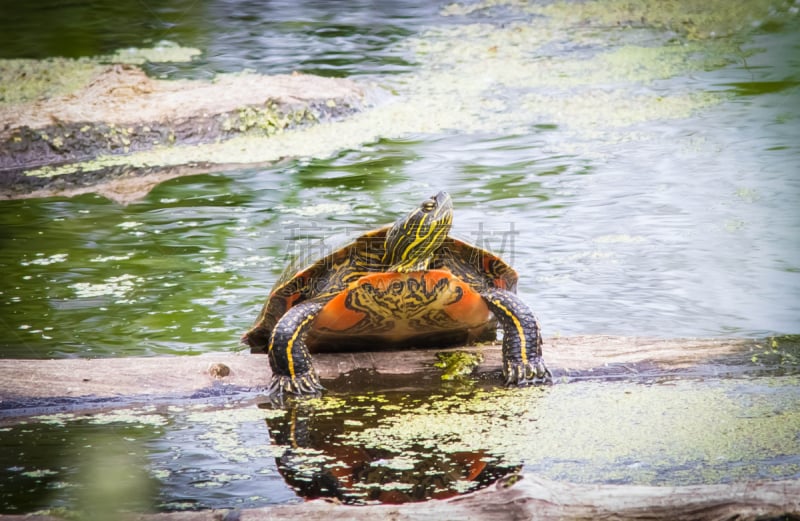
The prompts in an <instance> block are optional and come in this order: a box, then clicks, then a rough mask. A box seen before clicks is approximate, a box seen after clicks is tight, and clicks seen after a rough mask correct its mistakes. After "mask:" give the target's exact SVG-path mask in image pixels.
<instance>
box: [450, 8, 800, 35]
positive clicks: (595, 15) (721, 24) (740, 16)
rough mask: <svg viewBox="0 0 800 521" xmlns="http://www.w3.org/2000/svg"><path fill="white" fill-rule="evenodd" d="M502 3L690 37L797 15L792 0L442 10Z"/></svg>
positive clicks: (462, 12)
mask: <svg viewBox="0 0 800 521" xmlns="http://www.w3.org/2000/svg"><path fill="white" fill-rule="evenodd" d="M498 7H506V8H511V9H515V10H519V11H521V12H525V13H528V14H536V15H542V16H547V17H549V18H551V19H554V20H557V21H559V22H560V23H562V24H565V25H576V26H578V25H580V26H590V27H600V28H608V27H618V28H629V27H652V28H655V29H659V30H666V31H672V32H674V33H677V34H680V35H683V36H684V37H687V38H689V39H707V38H714V37H721V36H728V35H732V34H736V33H740V32H742V31H745V30H748V29H751V28H753V27H758V26H761V25H763V24H765V23H768V22H774V21H779V20H780V18H781V17H782V16H785V15H786V14H796V13H797V11H796V8H794V9H793V6H792V3H791V2H780V1H779V2H776V1H774V0H756V1H750V0H736V1H732V2H729V1H725V2H723V1H719V0H717V1H705V0H680V1H669V2H664V1H659V0H634V1H631V0H611V1H605V0H589V1H582V2H574V1H573V2H563V1H562V2H549V3H538V2H527V1H524V0H483V1H480V2H477V3H453V4H450V5H448V6H446V7H445V8H444V9H442V15H444V16H467V15H473V14H476V13H481V12H486V11H490V10H491V9H494V8H498Z"/></svg>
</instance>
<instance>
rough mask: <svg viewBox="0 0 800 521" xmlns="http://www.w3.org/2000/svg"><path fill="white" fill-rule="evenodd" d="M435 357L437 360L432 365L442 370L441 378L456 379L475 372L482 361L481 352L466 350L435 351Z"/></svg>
mask: <svg viewBox="0 0 800 521" xmlns="http://www.w3.org/2000/svg"><path fill="white" fill-rule="evenodd" d="M436 358H437V360H438V361H437V362H435V363H434V364H433V366H434V367H437V368H439V369H441V370H442V380H457V379H459V378H464V377H467V376H469V375H471V374H472V373H473V372H475V369H477V367H478V366H479V365H480V364H481V362H483V355H482V354H480V353H469V352H466V351H447V352H442V353H436Z"/></svg>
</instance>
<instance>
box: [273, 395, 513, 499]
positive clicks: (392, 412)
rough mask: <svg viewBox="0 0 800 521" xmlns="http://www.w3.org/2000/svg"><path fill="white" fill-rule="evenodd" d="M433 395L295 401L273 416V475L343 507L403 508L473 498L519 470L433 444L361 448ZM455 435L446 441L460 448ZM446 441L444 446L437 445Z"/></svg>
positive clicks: (481, 452) (483, 452) (484, 454)
mask: <svg viewBox="0 0 800 521" xmlns="http://www.w3.org/2000/svg"><path fill="white" fill-rule="evenodd" d="M429 399H431V398H430V396H424V397H421V396H409V395H398V394H397V393H394V394H391V393H390V394H387V395H381V394H379V395H376V394H373V393H370V394H368V395H365V396H347V397H345V396H343V397H337V398H335V399H333V401H331V400H328V401H326V402H323V403H324V405H323V406H322V407H320V402H318V401H313V402H307V401H292V402H291V403H290V404H288V405H287V414H285V415H281V416H270V417H268V418H267V420H266V422H267V425H268V426H269V432H270V437H271V440H272V443H273V444H275V445H277V446H278V447H280V448H282V450H283V452H282V454H281V455H280V456H278V457H276V464H277V468H278V472H280V474H281V476H283V478H284V479H285V480H286V483H287V484H288V485H289V486H291V487H292V489H294V490H295V491H296V492H297V494H298V495H300V496H301V497H304V498H307V499H318V498H335V499H337V500H339V501H341V502H343V503H349V504H364V503H374V502H379V503H391V504H397V503H406V502H412V501H424V500H429V499H445V498H449V497H453V496H455V495H458V494H463V493H467V492H472V491H474V490H478V489H480V488H483V487H486V486H488V485H490V484H492V483H494V482H495V481H496V480H497V479H499V478H501V477H503V476H505V475H507V474H509V473H512V472H515V471H517V470H519V469H520V466H519V465H512V464H510V463H506V462H504V461H503V460H502V458H497V457H495V456H493V455H492V453H491V448H490V447H489V445H488V443H487V445H486V449H477V450H475V449H464V450H448V449H445V448H444V447H439V446H437V445H435V444H433V440H430V439H422V438H420V439H418V440H416V441H415V440H413V437H412V438H411V439H410V441H409V440H406V442H407V443H403V444H402V447H401V446H400V445H397V446H395V447H392V446H391V445H385V444H382V445H381V446H371V445H370V444H368V443H361V442H359V441H358V440H359V438H360V436H362V435H368V434H367V433H368V432H369V431H370V430H372V429H378V428H381V426H384V425H387V424H389V423H392V422H393V421H396V420H397V418H396V417H397V416H398V415H400V414H402V413H403V412H402V411H403V409H404V406H407V405H409V404H420V403H424V402H426V401H427V400H429ZM457 437H458V434H455V433H454V436H450V437H449V439H448V440H446V441H447V442H448V443H450V444H451V445H457V444H458V440H457V439H456V438H457ZM442 441H445V440H442Z"/></svg>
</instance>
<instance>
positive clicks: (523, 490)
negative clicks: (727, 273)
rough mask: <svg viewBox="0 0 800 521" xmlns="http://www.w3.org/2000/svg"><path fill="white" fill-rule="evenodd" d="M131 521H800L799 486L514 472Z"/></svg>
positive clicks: (42, 519)
mask: <svg viewBox="0 0 800 521" xmlns="http://www.w3.org/2000/svg"><path fill="white" fill-rule="evenodd" d="M119 518H120V519H123V520H129V521H220V520H223V521H280V520H283V519H286V520H297V521H302V520H305V519H309V520H310V519H348V520H352V521H359V520H364V521H371V520H373V519H392V520H394V521H429V520H431V519H459V520H467V519H480V520H486V521H517V520H522V519H536V520H543V521H546V520H551V519H553V520H563V519H569V520H587V521H589V520H593V521H597V520H603V519H609V520H610V519H613V520H617V521H622V520H630V521H639V520H655V519H669V520H672V521H727V520H734V519H735V520H737V521H748V520H753V521H755V520H768V519H775V520H778V519H781V520H784V521H789V520H797V519H800V482H797V481H772V482H769V481H762V482H752V483H733V484H722V485H693V486H682V487H650V486H624V485H578V484H571V483H560V482H556V481H551V480H547V479H543V478H540V477H537V476H535V475H533V474H520V475H512V476H509V477H507V478H503V479H501V480H500V481H498V482H497V483H496V484H495V485H493V486H491V487H489V488H486V489H483V490H479V491H477V492H474V493H472V494H467V495H464V496H458V497H454V498H451V499H446V500H431V501H426V502H421V503H407V504H404V505H373V506H345V505H340V504H337V503H335V502H328V501H324V500H314V501H308V502H305V503H300V504H291V505H280V506H273V507H264V508H257V509H246V510H211V511H200V512H173V513H162V514H141V515H129V516H120V517H119ZM23 519H25V520H30V521H54V520H57V519H58V518H55V517H51V516H2V515H0V520H5V521H12V520H23Z"/></svg>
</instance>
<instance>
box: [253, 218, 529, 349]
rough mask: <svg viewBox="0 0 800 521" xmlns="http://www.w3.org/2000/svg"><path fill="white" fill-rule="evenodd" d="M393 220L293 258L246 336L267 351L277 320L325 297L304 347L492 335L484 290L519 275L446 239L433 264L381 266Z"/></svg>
mask: <svg viewBox="0 0 800 521" xmlns="http://www.w3.org/2000/svg"><path fill="white" fill-rule="evenodd" d="M389 229H390V226H384V227H382V228H378V229H377V230H372V231H369V232H367V233H365V234H363V235H361V236H360V237H358V238H356V239H355V240H353V241H352V242H350V243H348V244H345V245H344V246H342V247H340V248H338V249H336V250H335V251H333V252H332V253H330V254H329V255H326V256H324V257H322V258H320V259H318V260H317V261H316V262H313V263H310V264H309V263H302V261H300V263H299V265H300V266H301V267H300V268H299V269H298V268H297V266H298V263H297V262H295V263H293V264H292V265H291V266H289V268H287V270H286V271H285V272H284V274H283V275H282V276H281V278H280V279H279V280H278V282H277V283H276V284H275V286H274V287H273V289H272V291H271V293H270V296H269V298H268V299H267V302H266V303H265V304H264V307H263V308H262V310H261V314H260V315H259V318H258V320H257V321H256V324H255V325H254V326H253V328H252V329H251V330H250V331H248V332H247V333H246V334H245V335H244V337H243V341H244V342H245V343H247V344H249V345H250V346H251V350H252V351H253V352H265V351H266V349H267V346H268V344H269V336H270V334H271V332H272V329H273V328H274V327H275V324H276V323H277V321H278V320H279V319H280V318H281V316H283V314H284V313H286V311H287V310H288V309H290V308H291V307H292V306H295V305H297V304H298V303H300V302H303V301H305V300H309V299H323V300H326V301H327V303H326V304H325V306H324V307H323V308H322V309H321V310H320V312H319V315H318V316H317V319H316V320H315V322H314V326H313V328H312V330H311V331H310V332H309V335H308V338H307V341H306V345H307V346H308V348H309V351H310V352H312V353H315V352H326V351H346V350H358V349H363V348H364V347H369V348H370V349H372V350H375V349H380V348H386V349H392V348H402V347H428V346H437V347H443V346H447V345H459V344H465V343H469V342H472V341H476V340H484V339H494V338H495V334H496V333H495V332H496V329H497V324H496V322H495V320H494V317H493V315H492V314H491V312H490V311H489V309H488V307H487V306H486V304H485V303H484V301H483V299H482V297H481V293H482V292H483V291H485V290H486V289H488V288H492V287H498V288H503V289H506V290H509V291H512V292H515V291H516V285H517V273H516V271H514V269H513V268H511V267H510V266H509V265H508V264H506V263H505V262H504V261H503V260H502V259H500V258H499V257H497V256H496V255H494V254H493V253H491V252H489V251H486V250H483V249H481V248H478V247H476V246H473V245H471V244H469V243H467V242H465V241H462V240H459V239H456V238H453V237H448V238H447V239H445V241H444V242H443V244H442V245H441V246H440V247H439V248H438V249H437V250H436V252H435V254H434V257H433V260H432V262H431V265H430V269H428V270H424V271H415V272H410V273H398V272H390V271H386V266H385V265H383V263H382V259H383V254H384V243H385V238H386V233H387V232H388V230H389Z"/></svg>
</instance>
